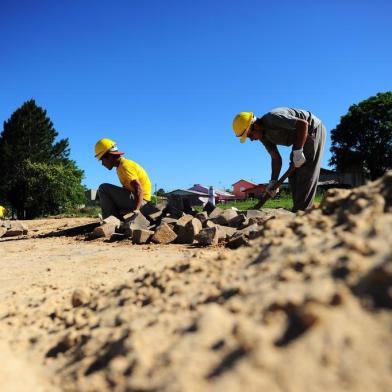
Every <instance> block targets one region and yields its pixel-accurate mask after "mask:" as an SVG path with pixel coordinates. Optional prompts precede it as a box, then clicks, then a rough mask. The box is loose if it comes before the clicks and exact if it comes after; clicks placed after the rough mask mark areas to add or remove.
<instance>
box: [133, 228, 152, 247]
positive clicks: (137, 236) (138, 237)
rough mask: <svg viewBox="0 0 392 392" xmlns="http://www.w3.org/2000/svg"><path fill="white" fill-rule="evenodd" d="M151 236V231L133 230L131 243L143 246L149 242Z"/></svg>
mask: <svg viewBox="0 0 392 392" xmlns="http://www.w3.org/2000/svg"><path fill="white" fill-rule="evenodd" d="M153 235H154V232H153V231H151V230H144V229H135V230H133V232H132V241H133V242H134V243H135V244H145V243H147V242H148V241H149V240H150V238H151V236H153Z"/></svg>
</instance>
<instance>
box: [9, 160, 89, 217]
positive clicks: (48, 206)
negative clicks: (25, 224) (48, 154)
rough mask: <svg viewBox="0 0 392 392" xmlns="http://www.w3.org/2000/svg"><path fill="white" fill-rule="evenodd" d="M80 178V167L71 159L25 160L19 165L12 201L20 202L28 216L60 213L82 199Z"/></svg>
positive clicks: (82, 189)
mask: <svg viewBox="0 0 392 392" xmlns="http://www.w3.org/2000/svg"><path fill="white" fill-rule="evenodd" d="M82 178H83V171H82V170H79V169H78V168H77V167H76V165H75V163H74V162H73V161H68V162H52V163H44V162H31V161H30V160H25V161H23V163H22V165H21V166H20V167H19V172H18V178H17V181H18V185H19V187H18V189H19V193H18V194H15V195H14V203H15V204H16V205H23V208H24V211H25V217H26V218H28V219H31V218H34V217H37V216H43V215H54V214H59V213H64V212H66V211H68V210H70V209H72V208H74V207H76V206H78V205H81V204H84V203H85V202H86V200H85V188H84V187H83V185H82V184H81V180H82Z"/></svg>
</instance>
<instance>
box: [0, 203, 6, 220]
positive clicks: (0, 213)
mask: <svg viewBox="0 0 392 392" xmlns="http://www.w3.org/2000/svg"><path fill="white" fill-rule="evenodd" d="M5 211H6V210H5V208H4V207H3V206H0V218H4V216H5Z"/></svg>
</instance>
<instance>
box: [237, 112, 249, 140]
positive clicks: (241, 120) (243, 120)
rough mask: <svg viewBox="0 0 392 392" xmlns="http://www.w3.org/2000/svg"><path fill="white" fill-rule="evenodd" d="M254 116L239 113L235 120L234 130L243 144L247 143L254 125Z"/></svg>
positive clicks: (247, 113)
mask: <svg viewBox="0 0 392 392" xmlns="http://www.w3.org/2000/svg"><path fill="white" fill-rule="evenodd" d="M253 117H254V114H253V113H252V112H241V113H238V114H237V115H236V116H235V117H234V120H233V130H234V133H235V135H236V136H237V137H239V138H240V142H241V143H245V140H246V137H247V136H248V132H249V128H250V126H251V125H252V122H253Z"/></svg>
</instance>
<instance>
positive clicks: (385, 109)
mask: <svg viewBox="0 0 392 392" xmlns="http://www.w3.org/2000/svg"><path fill="white" fill-rule="evenodd" d="M331 140H332V146H331V153H332V157H331V159H330V161H329V163H330V164H331V165H333V166H334V167H335V168H336V169H337V170H338V171H340V172H344V171H347V168H349V167H353V166H356V167H359V168H360V170H361V172H362V175H364V176H366V177H370V179H371V180H374V179H376V178H378V177H380V176H382V175H383V174H384V173H385V172H386V171H387V170H388V169H391V168H392V92H391V91H388V92H386V93H379V94H377V95H376V96H373V97H370V98H368V99H366V100H364V101H362V102H360V103H359V104H356V105H352V106H350V108H349V110H348V113H347V114H346V115H344V116H342V117H341V119H340V123H339V124H338V125H337V127H336V128H335V129H333V130H332V131H331Z"/></svg>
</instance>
